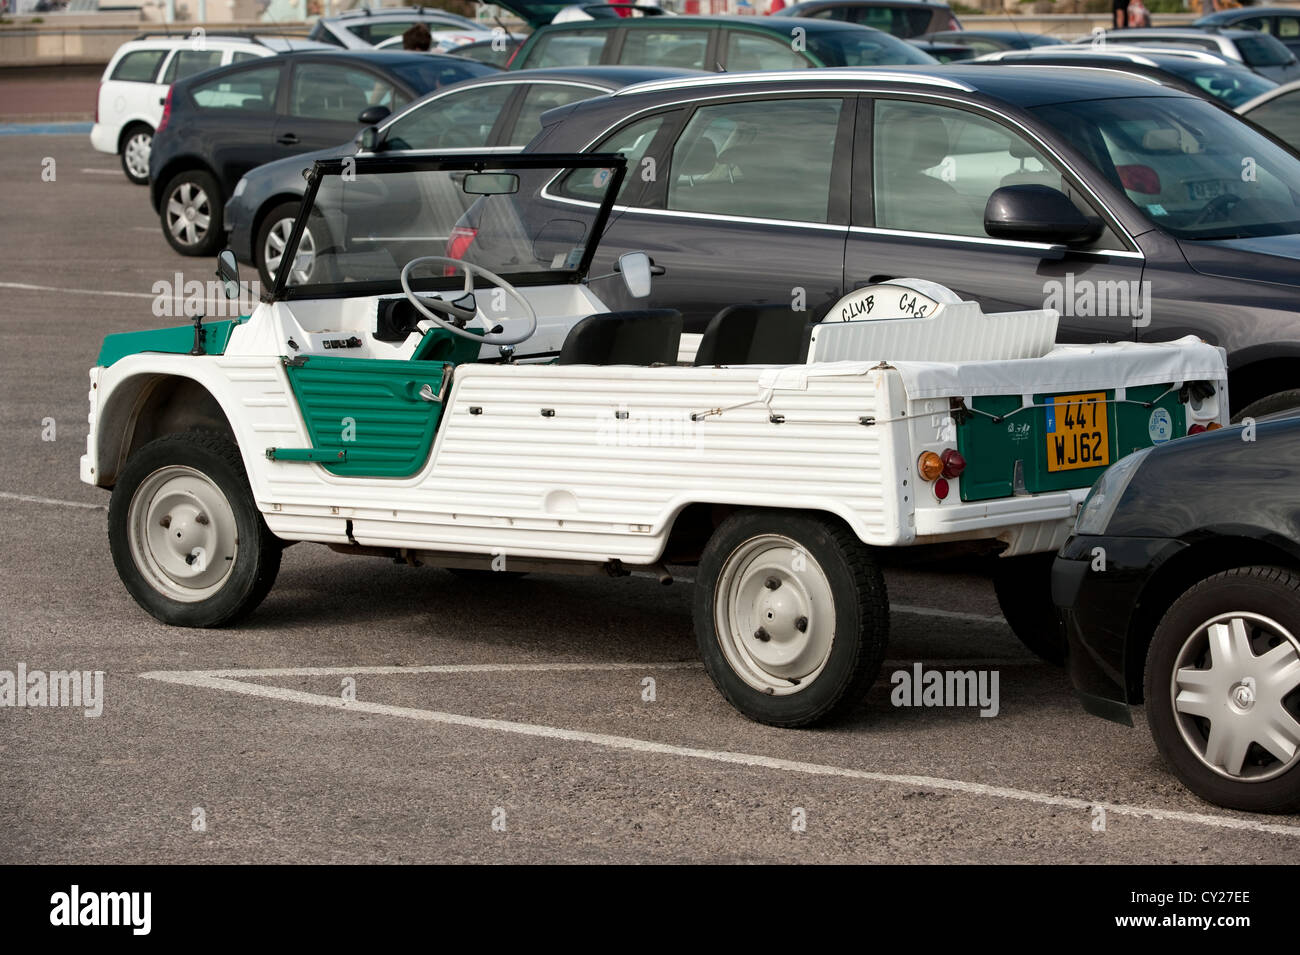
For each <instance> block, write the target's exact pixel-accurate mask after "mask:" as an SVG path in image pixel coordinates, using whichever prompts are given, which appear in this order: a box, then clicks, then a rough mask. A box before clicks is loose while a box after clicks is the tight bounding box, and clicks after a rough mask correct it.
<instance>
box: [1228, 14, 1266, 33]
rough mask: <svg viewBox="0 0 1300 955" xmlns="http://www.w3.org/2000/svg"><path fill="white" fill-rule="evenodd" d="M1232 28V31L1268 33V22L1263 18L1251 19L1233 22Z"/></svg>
mask: <svg viewBox="0 0 1300 955" xmlns="http://www.w3.org/2000/svg"><path fill="white" fill-rule="evenodd" d="M1232 28H1233V29H1234V30H1259V31H1261V32H1265V33H1266V32H1268V21H1267V20H1265V19H1264V18H1263V17H1251V18H1250V19H1249V20H1233V21H1232Z"/></svg>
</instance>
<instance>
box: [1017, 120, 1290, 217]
mask: <svg viewBox="0 0 1300 955" xmlns="http://www.w3.org/2000/svg"><path fill="white" fill-rule="evenodd" d="M1031 112H1033V113H1035V114H1036V115H1037V116H1038V118H1039V119H1041V120H1042V121H1044V122H1045V123H1047V124H1048V125H1049V126H1051V127H1052V128H1054V129H1055V130H1056V132H1057V133H1058V134H1059V135H1060V136H1061V137H1062V138H1064V139H1066V140H1068V141H1069V142H1070V143H1071V144H1073V145H1074V146H1075V147H1076V148H1077V149H1079V150H1080V151H1081V152H1083V153H1084V155H1086V156H1087V157H1088V158H1089V160H1090V161H1091V162H1092V164H1093V165H1094V166H1096V167H1097V169H1098V170H1099V171H1100V172H1101V174H1102V175H1103V176H1105V177H1106V178H1108V179H1109V180H1110V181H1111V182H1113V183H1114V184H1115V185H1116V186H1117V187H1119V188H1121V189H1123V190H1124V192H1125V194H1126V195H1127V196H1128V197H1129V199H1131V200H1132V201H1133V202H1134V204H1136V205H1137V207H1138V208H1139V209H1140V210H1142V212H1143V213H1144V214H1145V215H1146V216H1147V217H1148V218H1149V219H1150V220H1151V221H1152V222H1153V223H1155V224H1156V225H1158V226H1160V227H1161V228H1162V229H1164V230H1166V231H1167V232H1170V233H1172V234H1173V235H1175V236H1178V237H1179V238H1186V239H1228V238H1242V237H1246V236H1266V235H1284V234H1289V233H1296V232H1300V191H1297V190H1298V189H1300V158H1297V157H1296V156H1294V155H1293V154H1291V153H1290V152H1289V151H1287V150H1286V149H1283V148H1282V147H1281V146H1278V145H1277V144H1275V143H1274V142H1273V141H1272V140H1270V139H1268V138H1267V137H1266V136H1264V135H1262V134H1261V133H1259V132H1257V131H1256V130H1254V129H1252V128H1251V127H1249V126H1247V125H1246V124H1245V123H1242V122H1240V121H1239V120H1238V119H1237V118H1236V117H1235V116H1233V115H1232V114H1231V113H1228V112H1226V111H1224V110H1223V109H1220V108H1219V107H1217V106H1215V105H1214V104H1212V103H1209V102H1207V101H1205V100H1201V99H1196V98H1193V97H1184V96H1178V97H1133V98H1130V99H1097V100H1081V101H1079V102H1074V103H1058V104H1056V105H1052V106H1039V107H1034V108H1032V109H1031Z"/></svg>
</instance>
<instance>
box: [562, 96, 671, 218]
mask: <svg viewBox="0 0 1300 955" xmlns="http://www.w3.org/2000/svg"><path fill="white" fill-rule="evenodd" d="M665 118H666V116H665V114H663V113H660V114H659V115H657V116H647V117H646V118H645V119H641V120H637V121H636V122H635V123H629V124H628V125H626V126H624V127H623V128H622V129H620V130H617V131H616V132H614V133H613V134H612V135H610V136H608V137H607V138H606V139H605V140H604V141H603V142H601V143H600V144H599V145H597V146H596V147H594V148H593V149H590V150H588V151H589V152H595V153H622V154H623V155H624V156H626V157H627V175H626V177H625V178H624V179H623V185H622V187H621V188H620V189H619V198H622V196H623V194H624V193H626V192H627V190H628V187H629V186H630V185H631V184H632V183H634V182H636V183H645V182H651V181H653V180H654V179H655V177H656V176H657V175H658V168H657V163H656V161H655V157H653V156H647V155H646V153H647V152H648V151H649V149H650V146H651V144H652V143H653V142H654V140H655V136H656V135H658V133H659V130H660V129H661V128H662V127H663V124H664V120H665ZM607 179H608V172H607V171H606V170H603V169H598V170H591V169H575V170H574V171H573V172H571V173H569V174H568V175H567V176H565V178H564V180H563V181H562V182H561V183H560V187H559V190H560V194H561V195H564V196H569V197H571V198H574V199H586V200H588V201H591V202H599V201H600V197H601V196H603V195H604V194H605V182H606V181H607Z"/></svg>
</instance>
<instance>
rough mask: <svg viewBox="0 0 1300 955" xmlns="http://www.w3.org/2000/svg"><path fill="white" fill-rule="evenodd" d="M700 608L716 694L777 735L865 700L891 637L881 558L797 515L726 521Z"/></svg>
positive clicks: (703, 572) (698, 597) (843, 533)
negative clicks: (778, 728) (782, 729)
mask: <svg viewBox="0 0 1300 955" xmlns="http://www.w3.org/2000/svg"><path fill="white" fill-rule="evenodd" d="M694 609H695V635H696V642H697V644H698V646H699V650H700V656H701V657H702V658H703V660H704V667H705V669H706V670H707V671H708V674H709V676H710V678H711V679H712V680H713V682H714V685H716V686H717V688H718V690H719V691H720V692H721V693H722V695H723V697H725V698H726V700H727V701H728V702H729V703H731V705H732V706H734V707H735V708H736V709H738V710H739V711H740V712H741V713H743V714H744V715H745V716H747V717H749V718H750V719H752V720H756V721H758V722H760V723H769V724H771V725H773V726H809V725H811V724H813V723H817V722H820V721H822V720H825V719H827V718H829V717H832V716H834V715H837V714H838V713H841V712H843V711H844V710H845V709H847V708H848V707H850V706H852V705H853V704H855V703H857V702H858V701H859V700H861V699H862V697H863V696H865V695H866V692H867V690H868V689H869V688H870V687H871V684H872V683H873V682H874V681H875V678H876V674H877V673H878V672H879V671H880V665H881V663H882V662H883V661H884V656H885V646H886V644H887V643H888V639H889V600H888V597H887V596H886V593H885V580H884V576H883V575H882V574H881V572H880V568H879V567H878V566H877V564H876V563H875V561H874V560H873V559H872V557H871V553H870V551H869V549H868V548H867V547H866V546H865V545H864V544H863V543H862V542H861V541H859V540H858V539H857V538H856V537H855V536H854V535H853V534H852V533H850V532H849V531H848V530H847V529H846V528H844V527H842V526H840V525H839V524H837V523H834V522H832V521H830V520H826V519H823V518H819V517H812V516H807V515H804V514H799V513H796V512H789V511H753V512H744V513H740V514H735V515H733V516H731V517H729V518H728V519H727V520H726V521H724V522H723V523H722V524H721V525H720V526H719V527H718V529H717V530H716V531H715V532H714V534H713V536H712V538H710V540H709V543H708V546H707V547H706V548H705V550H704V553H703V555H702V556H701V559H700V566H699V573H698V576H697V584H696V590H695V608H694Z"/></svg>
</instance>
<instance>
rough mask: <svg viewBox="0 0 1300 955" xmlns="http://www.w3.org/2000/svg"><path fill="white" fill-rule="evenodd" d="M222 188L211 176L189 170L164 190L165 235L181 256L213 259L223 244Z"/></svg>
mask: <svg viewBox="0 0 1300 955" xmlns="http://www.w3.org/2000/svg"><path fill="white" fill-rule="evenodd" d="M221 203H222V199H221V188H220V186H218V185H217V180H216V179H215V178H213V176H212V175H211V174H210V173H207V172H204V171H203V170H202V169H187V170H186V171H185V172H183V173H180V174H179V175H177V176H175V177H173V178H172V180H171V182H169V183H167V188H166V189H164V190H163V199H162V209H161V211H160V212H159V213H158V215H159V218H160V219H161V220H162V227H163V235H164V236H165V237H166V239H167V242H168V243H169V244H170V245H171V247H172V248H173V249H175V250H176V251H177V252H179V253H180V254H181V255H212V254H213V253H215V252H216V251H217V246H218V245H219V244H220V243H221V239H222V228H221V217H222V205H221Z"/></svg>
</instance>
